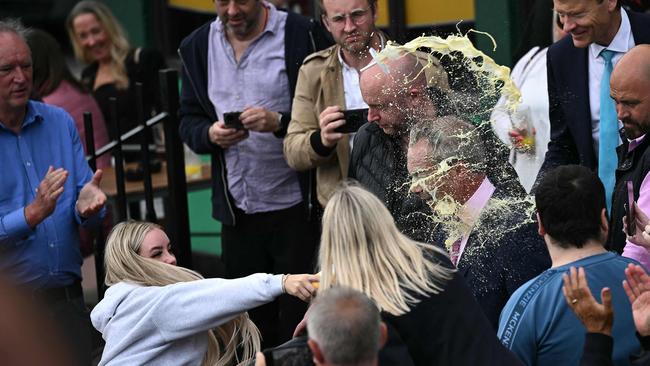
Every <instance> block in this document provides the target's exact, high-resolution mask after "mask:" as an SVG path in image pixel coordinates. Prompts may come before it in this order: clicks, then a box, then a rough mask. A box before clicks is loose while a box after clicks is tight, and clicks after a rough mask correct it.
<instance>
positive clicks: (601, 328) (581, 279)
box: [562, 267, 614, 336]
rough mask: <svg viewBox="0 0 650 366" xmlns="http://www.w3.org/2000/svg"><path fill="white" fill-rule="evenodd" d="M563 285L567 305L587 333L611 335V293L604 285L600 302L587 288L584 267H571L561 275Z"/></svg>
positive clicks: (612, 317)
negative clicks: (601, 301)
mask: <svg viewBox="0 0 650 366" xmlns="http://www.w3.org/2000/svg"><path fill="white" fill-rule="evenodd" d="M562 278H563V280H564V286H562V293H563V294H564V298H565V299H566V302H567V305H569V307H570V308H571V310H573V312H574V313H575V314H576V316H577V317H578V319H580V321H581V322H582V324H584V326H585V328H587V332H589V333H602V334H606V335H609V336H611V335H612V325H613V323H614V311H613V309H612V293H611V291H610V289H609V288H607V287H605V288H603V289H602V290H601V292H600V297H601V299H602V300H603V303H602V304H600V303H598V301H596V299H595V298H594V296H593V295H592V294H591V290H590V289H589V283H588V282H587V275H586V274H585V269H584V268H582V267H580V268H578V270H576V268H575V267H571V269H570V270H569V273H568V274H566V273H565V274H564V275H562Z"/></svg>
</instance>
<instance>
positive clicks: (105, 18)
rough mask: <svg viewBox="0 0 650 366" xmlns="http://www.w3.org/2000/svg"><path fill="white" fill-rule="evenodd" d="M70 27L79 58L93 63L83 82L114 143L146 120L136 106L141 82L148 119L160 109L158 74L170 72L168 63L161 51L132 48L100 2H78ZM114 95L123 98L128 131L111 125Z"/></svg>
mask: <svg viewBox="0 0 650 366" xmlns="http://www.w3.org/2000/svg"><path fill="white" fill-rule="evenodd" d="M66 29H67V31H68V36H69V37H70V40H71V43H72V47H73V49H74V53H75V55H76V57H77V59H79V60H80V61H82V62H84V63H85V64H86V65H87V66H86V67H85V68H84V69H83V71H82V73H81V81H82V83H83V84H84V86H85V87H86V88H87V89H88V90H91V91H92V92H93V96H94V97H95V99H96V100H97V103H98V104H99V106H100V108H101V110H102V113H103V114H104V117H105V119H106V121H107V123H108V132H109V134H110V137H111V139H116V138H117V137H118V136H120V134H122V133H124V132H126V131H128V130H130V129H132V128H133V127H135V126H137V125H138V124H139V123H140V122H141V121H138V120H137V114H136V111H137V108H136V106H135V104H134V101H135V100H136V94H135V84H136V82H140V83H142V84H143V88H144V90H143V99H144V111H145V117H146V118H149V117H151V114H153V113H155V112H157V111H159V109H160V102H159V98H158V95H159V85H158V71H159V70H160V69H163V68H165V60H164V58H163V56H162V55H161V54H160V52H158V51H156V50H155V49H151V48H146V47H137V48H135V47H132V46H131V44H130V43H129V41H128V39H127V37H126V33H125V32H124V30H123V29H122V26H121V25H120V23H119V22H118V21H117V19H116V18H115V16H113V13H112V12H111V10H110V9H109V8H108V6H106V5H105V4H103V3H101V2H99V1H94V0H84V1H80V2H78V3H77V4H76V5H75V6H74V7H73V8H72V10H71V11H70V14H68V18H67V20H66ZM111 97H115V98H116V99H117V117H118V118H119V119H120V128H121V129H122V131H117V128H116V126H114V125H113V124H111V122H112V121H111V120H110V118H111V112H110V103H109V99H110V98H111ZM147 138H149V139H151V136H149V137H147Z"/></svg>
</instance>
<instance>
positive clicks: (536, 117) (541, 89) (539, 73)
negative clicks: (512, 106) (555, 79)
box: [490, 14, 567, 192]
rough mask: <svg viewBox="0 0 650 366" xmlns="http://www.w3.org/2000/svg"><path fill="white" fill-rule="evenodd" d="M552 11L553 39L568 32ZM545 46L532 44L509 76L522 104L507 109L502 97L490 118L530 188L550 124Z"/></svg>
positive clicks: (548, 134)
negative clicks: (513, 109) (559, 24)
mask: <svg viewBox="0 0 650 366" xmlns="http://www.w3.org/2000/svg"><path fill="white" fill-rule="evenodd" d="M556 19H557V14H553V41H554V42H557V41H559V40H560V39H562V38H564V36H566V35H567V33H564V31H562V28H561V27H558V26H557V24H556V23H557V21H556ZM547 50H548V47H546V48H541V49H540V47H533V48H532V49H531V50H530V51H528V53H526V54H525V55H524V56H523V57H522V58H521V59H520V60H519V61H517V64H515V67H514V68H513V69H512V73H511V74H510V77H511V78H512V81H513V82H514V83H515V85H517V87H518V88H519V90H520V91H521V104H520V105H519V106H518V107H517V109H516V111H514V112H513V113H510V112H509V111H508V110H507V106H506V101H505V98H503V97H502V98H501V99H499V102H498V103H497V105H496V106H495V107H494V110H493V112H492V116H491V118H490V121H491V122H492V128H493V130H494V132H495V134H496V135H497V136H498V137H499V139H500V140H501V141H503V143H505V144H506V145H509V146H512V150H511V153H510V163H511V164H512V165H513V166H514V168H515V170H516V171H517V175H518V176H519V181H520V182H521V185H522V186H523V187H524V188H525V189H526V192H530V190H531V188H532V187H533V184H534V183H535V179H536V178H537V173H538V172H539V169H540V168H541V167H542V163H543V162H544V156H545V155H546V150H548V141H549V139H550V131H551V125H550V122H549V118H548V90H547V80H546V51H547Z"/></svg>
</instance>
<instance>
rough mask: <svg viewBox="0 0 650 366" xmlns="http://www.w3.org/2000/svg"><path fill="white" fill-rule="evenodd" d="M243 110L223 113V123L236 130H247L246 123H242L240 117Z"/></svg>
mask: <svg viewBox="0 0 650 366" xmlns="http://www.w3.org/2000/svg"><path fill="white" fill-rule="evenodd" d="M241 113H242V112H226V113H224V114H223V124H224V125H226V127H227V128H234V129H236V130H245V129H246V127H244V124H242V123H241V120H240V119H239V117H240V116H241Z"/></svg>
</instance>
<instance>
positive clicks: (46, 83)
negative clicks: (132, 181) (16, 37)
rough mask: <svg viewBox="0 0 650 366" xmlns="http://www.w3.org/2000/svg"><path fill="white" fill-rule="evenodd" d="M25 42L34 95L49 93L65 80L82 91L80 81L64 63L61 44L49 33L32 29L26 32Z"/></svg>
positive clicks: (39, 96)
mask: <svg viewBox="0 0 650 366" xmlns="http://www.w3.org/2000/svg"><path fill="white" fill-rule="evenodd" d="M27 44H28V45H29V48H30V49H31V51H32V63H33V68H34V69H33V70H34V77H33V78H34V89H33V93H34V97H37V98H42V97H46V96H48V95H50V94H51V93H52V92H53V91H54V90H56V88H58V87H59V84H61V81H63V80H65V81H67V82H69V83H70V84H72V86H74V87H75V88H77V89H78V90H79V91H82V92H83V91H84V88H83V86H82V85H81V83H80V82H79V81H78V80H77V79H75V78H74V76H72V73H71V72H70V69H69V68H68V65H67V64H66V63H65V59H64V57H63V52H62V51H61V46H60V45H59V43H58V42H57V41H56V39H54V37H52V36H51V35H50V34H49V33H47V32H44V31H42V30H38V29H32V30H30V31H29V32H28V33H27Z"/></svg>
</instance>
